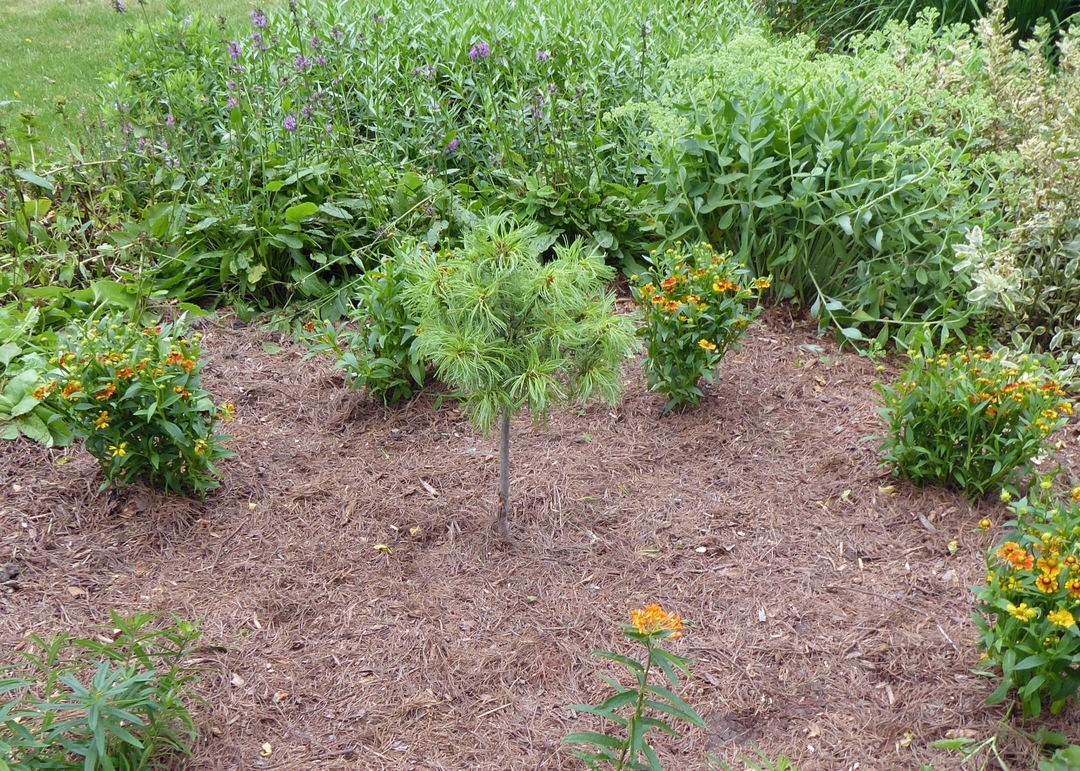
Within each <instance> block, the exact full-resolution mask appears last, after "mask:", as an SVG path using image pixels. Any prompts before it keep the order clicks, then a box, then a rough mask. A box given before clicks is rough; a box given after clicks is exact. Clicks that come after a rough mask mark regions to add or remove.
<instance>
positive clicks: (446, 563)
mask: <svg viewBox="0 0 1080 771" xmlns="http://www.w3.org/2000/svg"><path fill="white" fill-rule="evenodd" d="M204 331H205V333H206V338H205V341H204V355H205V356H206V357H207V359H208V366H207V370H206V373H205V376H204V384H205V385H206V386H207V387H208V388H209V389H210V390H211V391H212V392H214V393H215V394H216V395H217V396H218V397H219V398H220V399H221V400H225V401H232V402H234V403H236V405H237V415H238V417H237V419H236V420H235V421H234V422H233V423H232V424H231V425H230V426H229V428H230V429H231V433H232V434H233V435H234V437H235V439H234V441H233V443H232V447H233V449H235V450H236V451H237V452H238V457H237V458H236V459H233V460H230V461H227V462H225V463H224V464H223V471H224V474H225V479H224V485H223V487H222V489H221V490H219V491H218V492H216V493H215V494H213V495H212V496H211V497H209V498H208V499H207V500H206V501H205V502H201V503H200V502H193V501H186V500H180V499H175V498H169V497H165V496H161V495H158V494H155V493H152V492H147V491H142V490H137V489H128V490H124V491H123V492H120V493H105V494H101V495H98V494H96V492H95V491H96V489H97V486H98V484H99V483H100V480H101V477H100V472H99V471H98V470H97V468H96V466H95V463H94V461H93V459H92V458H90V457H89V456H88V455H87V454H86V453H84V452H83V451H82V450H80V449H68V450H51V451H50V450H45V449H42V448H41V447H38V446H36V445H31V444H29V443H26V442H22V441H20V442H18V443H3V445H2V446H0V562H14V563H16V564H17V565H18V566H19V567H20V568H21V570H22V575H21V576H20V582H21V583H20V588H19V590H18V591H15V592H14V593H11V594H8V595H3V594H0V651H3V653H2V654H0V663H2V662H4V661H10V660H12V659H14V655H13V654H12V650H13V648H17V647H19V646H21V645H25V639H26V637H27V636H29V635H30V634H31V633H37V634H39V635H43V636H47V635H51V634H54V633H56V632H58V631H60V630H69V631H74V632H78V633H81V634H90V633H92V632H93V630H94V628H95V625H101V624H104V623H107V621H108V611H109V610H110V609H116V610H118V611H119V612H121V613H130V612H134V611H137V610H149V611H156V612H163V613H169V614H175V615H176V616H178V617H182V618H187V619H198V620H199V621H201V624H202V629H203V631H204V638H203V642H205V643H206V644H207V647H206V648H205V649H203V650H202V651H201V654H200V656H199V660H200V666H201V667H203V670H204V671H203V673H202V677H201V682H200V684H199V686H198V691H199V694H200V695H201V696H202V697H203V698H204V699H205V701H206V703H205V704H203V705H196V712H197V721H198V724H199V727H200V731H201V737H200V739H199V742H198V744H197V746H196V747H195V750H194V758H193V759H192V760H191V761H189V762H188V763H187V766H186V767H188V768H191V769H249V768H259V769H282V770H285V769H309V768H321V769H358V768H359V769H388V770H389V769H434V770H437V771H444V770H445V771H466V770H468V771H507V770H509V769H515V770H516V769H522V770H524V769H529V770H535V771H540V770H544V771H553V770H554V769H580V768H581V764H580V762H579V761H577V760H576V759H575V758H573V757H572V756H571V754H570V752H569V750H568V749H566V748H560V746H559V741H560V739H561V738H562V737H563V736H564V735H566V734H567V733H568V732H570V731H575V730H587V729H596V728H598V726H597V725H596V724H595V723H594V722H593V721H592V719H591V718H588V717H586V716H578V715H574V714H572V713H570V712H568V711H567V710H565V709H564V708H563V707H564V705H566V704H570V703H580V702H593V703H595V702H596V701H597V700H598V699H600V698H601V697H602V696H603V694H604V688H603V686H602V683H601V682H600V681H599V679H598V678H597V676H596V672H597V671H609V672H612V673H614V672H613V670H610V669H609V668H608V667H606V666H605V665H604V663H603V662H601V661H599V660H596V659H592V658H590V656H589V653H590V651H592V650H595V649H614V650H618V651H621V652H624V653H626V652H631V649H630V648H628V645H627V644H626V642H625V641H624V640H623V639H622V638H621V634H620V632H619V624H620V623H622V622H625V621H626V620H627V619H628V616H629V612H630V610H631V609H632V608H635V607H641V606H644V605H645V604H647V603H653V602H659V603H660V604H662V605H663V606H664V607H665V608H667V609H670V610H673V611H676V612H678V613H679V614H681V615H682V616H683V618H684V619H686V620H687V622H692V623H688V629H687V633H686V634H685V636H684V638H683V639H682V640H679V641H677V642H675V643H673V648H674V649H675V650H676V651H677V652H679V653H681V654H683V655H687V656H690V657H692V658H693V659H695V660H696V664H695V667H694V674H695V676H696V677H695V679H694V680H693V682H692V683H690V684H689V685H686V686H684V687H683V688H682V690H681V693H682V695H683V696H684V697H685V698H686V700H687V701H688V702H690V703H691V704H693V705H694V706H695V707H696V708H697V709H698V710H699V711H700V712H701V713H702V715H703V716H704V717H705V718H706V720H707V722H708V730H707V731H705V732H702V731H697V730H688V731H686V732H684V737H683V738H682V739H681V740H679V741H669V740H667V739H665V738H662V737H656V738H657V743H658V744H660V745H662V747H663V749H662V751H661V757H662V759H664V761H665V763H664V767H665V768H666V769H668V771H680V770H681V769H691V768H700V762H699V759H700V758H701V756H702V754H703V753H704V752H706V751H711V752H714V753H716V754H718V755H719V756H720V757H722V758H724V759H726V760H728V761H731V760H733V759H734V758H735V756H736V754H737V753H739V752H744V753H745V752H749V751H750V748H752V747H753V746H758V747H760V748H761V749H762V750H764V751H765V752H766V753H767V754H768V755H770V756H771V757H774V756H776V755H777V754H780V753H783V754H786V755H789V756H791V757H792V758H793V759H794V760H795V761H796V762H797V764H798V767H799V768H800V769H802V770H803V771H812V770H813V769H856V768H859V769H864V770H867V771H868V770H869V769H894V768H895V769H901V768H902V769H913V768H917V767H918V766H919V764H920V763H933V764H934V766H935V768H936V769H938V770H939V771H940V770H941V769H949V768H957V767H958V766H959V756H957V755H955V754H952V753H948V752H944V751H940V750H932V749H929V748H928V746H927V745H928V744H929V743H930V742H932V741H934V740H937V739H942V738H945V737H947V736H954V735H957V732H960V735H969V736H978V737H985V736H989V735H991V734H992V733H993V732H994V731H995V730H996V729H997V728H998V724H999V721H1001V720H1002V718H1003V717H1004V716H1005V709H1004V708H1003V707H987V706H985V704H984V699H985V698H986V696H987V695H988V694H989V693H990V691H991V690H992V688H993V682H992V681H989V680H987V679H985V678H982V677H977V676H975V675H973V674H972V670H973V668H975V667H976V665H977V662H978V653H977V651H976V649H975V647H974V645H973V638H974V634H975V629H974V626H973V625H972V623H971V621H970V613H971V609H972V599H971V594H970V592H969V591H968V589H967V587H968V586H969V585H972V584H977V583H979V582H980V581H981V580H982V577H983V575H984V572H985V566H984V563H983V557H982V554H983V551H982V550H983V541H984V534H982V533H979V532H977V528H976V523H977V522H978V521H979V520H980V518H982V517H984V516H986V517H990V518H992V519H993V520H994V521H995V522H999V521H1001V520H1002V519H1003V518H1004V511H1003V510H1002V508H1001V507H1000V506H999V505H997V504H989V503H988V504H983V505H981V506H979V507H976V508H975V509H972V508H971V507H969V506H968V505H967V504H965V503H964V501H963V500H962V499H960V498H958V497H956V496H954V495H952V494H949V493H946V492H943V491H940V490H917V489H915V488H913V487H911V486H909V485H907V484H904V483H902V482H894V481H893V480H892V479H891V478H890V477H889V476H888V473H887V472H885V471H883V470H881V469H880V468H879V467H878V465H877V463H876V461H875V455H874V443H873V442H867V441H865V439H866V438H867V437H868V436H872V435H874V434H875V433H877V432H879V431H880V427H879V425H878V423H877V421H876V418H875V400H874V393H873V390H872V387H871V386H872V383H873V382H874V381H875V379H876V378H877V377H879V375H878V374H877V373H876V372H875V365H874V362H872V361H869V360H866V359H860V358H859V357H857V356H855V355H853V354H850V353H838V352H837V351H836V348H835V346H834V345H833V344H832V342H831V341H828V340H822V339H819V338H818V337H817V336H816V335H815V334H814V333H813V331H812V329H810V328H809V327H808V326H806V325H804V324H802V323H800V322H798V321H795V322H792V321H791V320H790V319H789V318H788V317H787V316H786V314H785V312H783V311H773V312H771V313H770V314H769V318H768V320H766V321H764V322H762V323H758V324H755V326H754V328H753V329H752V331H751V334H750V335H749V336H748V338H747V340H746V343H745V346H744V348H743V349H742V350H741V351H738V352H735V353H732V354H730V355H729V356H728V357H727V358H725V360H724V362H723V365H722V368H721V372H722V379H721V380H720V381H718V383H717V384H716V385H715V386H714V387H712V388H710V389H709V392H708V397H707V399H706V400H705V401H704V403H703V405H702V407H701V408H700V409H698V410H695V411H689V412H686V413H683V414H670V415H666V416H663V415H662V414H661V412H662V407H663V399H662V398H661V397H659V396H657V395H655V394H650V393H647V392H646V391H645V388H644V385H643V383H642V382H641V378H640V373H639V372H638V370H637V369H632V370H631V371H629V372H628V378H627V388H626V398H625V401H623V402H622V403H621V404H620V405H619V406H618V407H616V408H614V409H609V408H605V407H600V406H594V407H590V408H588V409H586V410H584V411H582V412H577V411H573V410H567V411H562V412H559V413H558V414H555V415H552V416H551V419H550V422H549V423H548V425H547V426H544V427H536V426H533V425H532V424H531V423H530V422H529V421H528V420H527V419H520V420H517V421H515V423H514V426H513V435H512V457H511V461H512V474H511V477H512V495H513V497H514V500H515V512H514V514H513V518H512V528H513V542H512V543H511V544H504V543H502V542H501V541H500V540H499V539H497V538H496V537H495V536H493V535H492V533H491V531H490V528H489V524H490V521H491V517H492V514H493V512H494V509H495V498H496V495H495V490H496V479H497V458H496V441H497V439H496V437H495V436H489V437H487V438H484V437H481V436H479V435H477V434H476V433H474V432H473V431H472V430H471V429H470V427H469V425H468V423H467V422H466V420H465V419H464V418H463V417H462V415H461V414H460V413H459V412H458V411H456V410H455V409H454V405H453V404H452V403H451V402H449V401H447V402H446V403H444V404H443V405H442V406H441V408H440V409H437V410H436V409H433V406H434V405H433V401H432V399H431V397H428V396H424V397H420V398H418V399H417V400H415V401H414V402H412V403H410V404H408V405H405V406H402V407H398V408H392V409H384V408H383V407H381V406H376V405H374V404H372V403H370V402H368V401H366V400H365V399H364V398H363V396H362V395H359V394H355V393H352V392H350V391H349V390H348V389H347V388H346V387H345V386H344V384H343V381H342V379H341V376H340V375H339V374H337V373H334V372H332V371H331V369H330V367H329V365H328V363H326V362H323V361H314V362H302V361H301V360H300V357H301V355H302V350H301V349H300V348H299V347H297V346H295V345H293V344H291V343H290V342H289V341H287V340H286V341H282V340H280V339H279V337H278V336H276V335H274V333H271V332H267V331H265V330H259V329H256V328H253V327H243V326H240V325H236V324H234V323H233V322H231V321H229V320H227V319H226V320H224V321H222V320H218V321H213V322H207V323H206V324H205V328H204ZM267 341H273V342H278V343H281V345H283V346H284V350H283V351H282V352H279V353H277V354H276V355H269V354H268V353H267V352H266V350H265V348H266V345H265V344H266V342H267ZM888 370H889V373H887V374H892V371H893V370H894V365H892V364H890V365H889V366H888ZM1065 433H1066V434H1067V437H1066V438H1067V440H1068V442H1069V444H1070V445H1075V438H1076V427H1075V425H1072V426H1070V427H1069V428H1068V429H1067V430H1066V432H1065ZM61 457H64V458H69V459H70V462H67V463H65V464H63V465H60V464H58V463H57V462H56V461H57V460H58V459H59V458H61ZM890 485H895V492H893V493H892V494H889V490H888V486H890ZM883 486H884V487H886V489H885V491H884V492H882V490H881V488H882V487H883ZM999 534H1000V533H999V531H998V530H997V529H996V528H995V529H994V530H992V531H991V532H990V537H997V536H998V535H999ZM954 539H955V540H957V541H958V542H959V545H960V548H959V551H958V552H957V554H956V555H955V556H952V557H950V555H949V550H948V544H949V542H950V541H952V540H954ZM376 545H386V546H388V547H389V548H390V550H391V552H390V553H386V552H385V551H381V550H377V549H376V548H375V546H376ZM73 594H74V595H78V596H73ZM210 646H223V648H225V649H227V652H219V651H217V650H216V649H214V648H212V647H210ZM1076 718H1077V708H1076V707H1075V706H1070V708H1069V709H1067V710H1066V714H1065V715H1063V716H1061V717H1059V718H1056V719H1051V720H1044V721H1043V722H1042V723H1041V725H1045V726H1047V727H1049V728H1053V729H1055V730H1060V731H1064V732H1065V733H1066V734H1067V735H1069V736H1070V737H1071V738H1072V739H1073V740H1076V741H1080V737H1078V736H1077V729H1076V728H1075V723H1076ZM1013 725H1015V726H1017V727H1026V728H1028V729H1031V728H1032V726H1030V725H1029V726H1023V725H1022V724H1020V723H1019V722H1017V721H1014V722H1013ZM1003 736H1004V737H1005V740H1004V746H1005V751H1006V755H1005V757H1006V759H1007V760H1011V761H1013V763H1014V766H1013V767H1016V768H1030V767H1033V766H1034V761H1033V760H1032V755H1031V750H1030V745H1029V744H1028V743H1027V742H1026V741H1024V740H1022V739H1020V738H1018V737H1017V736H1016V735H1015V734H1014V733H1008V732H1007V733H1006V734H1003ZM264 743H268V744H270V745H271V747H272V750H273V752H272V754H271V755H270V756H269V757H268V758H263V757H261V756H260V751H261V749H262V745H263V744H264ZM737 767H738V764H737Z"/></svg>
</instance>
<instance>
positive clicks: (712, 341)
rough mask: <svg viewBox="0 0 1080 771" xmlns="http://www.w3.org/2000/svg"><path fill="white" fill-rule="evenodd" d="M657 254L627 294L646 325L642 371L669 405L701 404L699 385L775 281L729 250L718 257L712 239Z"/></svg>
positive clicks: (632, 281) (711, 374)
mask: <svg viewBox="0 0 1080 771" xmlns="http://www.w3.org/2000/svg"><path fill="white" fill-rule="evenodd" d="M675 246H676V248H674V249H668V250H666V251H665V252H664V253H663V254H657V253H654V254H653V258H652V264H653V270H652V272H651V275H646V276H632V277H631V279H630V291H631V293H632V294H633V296H634V301H635V302H636V303H637V304H638V305H639V306H640V307H641V309H642V312H643V313H644V316H645V324H644V326H642V327H641V328H640V329H639V330H638V334H639V335H640V336H641V337H642V338H644V340H645V351H646V354H647V356H648V358H647V359H646V360H645V375H646V377H647V378H648V381H649V388H651V389H652V390H654V391H657V392H659V393H662V394H664V395H665V396H667V397H668V398H669V399H670V401H669V402H668V404H667V407H666V409H669V410H670V409H671V408H673V407H678V406H683V405H688V404H689V405H694V404H697V403H698V402H699V401H700V399H701V396H702V393H701V389H699V388H698V382H699V381H700V380H701V379H702V378H705V379H706V380H707V381H709V382H712V379H713V377H714V374H715V372H716V366H717V364H719V363H720V359H721V358H723V356H724V354H725V353H727V352H728V351H729V350H730V349H731V348H732V347H733V346H734V345H735V343H736V342H737V341H738V339H739V338H740V337H741V336H742V335H743V333H744V332H745V331H746V328H747V327H748V326H750V322H751V321H753V320H754V319H755V318H756V317H757V314H758V313H759V311H760V308H758V307H757V306H755V307H754V308H753V309H749V310H748V309H747V308H746V307H745V304H746V302H747V300H750V299H751V298H753V297H755V296H756V294H757V293H758V292H760V291H762V290H764V289H768V288H769V285H770V282H769V279H767V278H759V279H757V280H753V281H751V280H749V279H748V276H749V273H748V272H747V271H746V269H745V268H743V267H741V266H740V265H739V264H738V262H737V261H735V260H733V259H732V256H731V254H730V253H727V254H718V253H716V251H715V250H714V249H713V248H712V246H710V245H709V244H707V243H701V244H697V245H695V246H693V247H691V248H689V249H687V248H686V247H684V246H683V245H682V244H681V242H677V243H676V244H675Z"/></svg>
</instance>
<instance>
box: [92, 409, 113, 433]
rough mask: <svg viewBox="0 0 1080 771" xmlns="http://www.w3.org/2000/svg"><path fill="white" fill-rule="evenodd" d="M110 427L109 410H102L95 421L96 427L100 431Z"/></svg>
mask: <svg viewBox="0 0 1080 771" xmlns="http://www.w3.org/2000/svg"><path fill="white" fill-rule="evenodd" d="M108 427H109V411H108V410H105V411H104V412H102V413H101V414H100V415H99V416H98V419H97V420H95V421H94V428H96V429H97V430H98V431H104V430H105V429H106V428H108Z"/></svg>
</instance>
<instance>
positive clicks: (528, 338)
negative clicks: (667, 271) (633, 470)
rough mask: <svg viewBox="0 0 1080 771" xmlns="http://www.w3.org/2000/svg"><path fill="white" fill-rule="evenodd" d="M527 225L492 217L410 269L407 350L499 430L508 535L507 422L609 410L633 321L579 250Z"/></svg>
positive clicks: (605, 271) (603, 272)
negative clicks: (547, 253) (574, 407)
mask: <svg viewBox="0 0 1080 771" xmlns="http://www.w3.org/2000/svg"><path fill="white" fill-rule="evenodd" d="M549 245H550V239H543V238H541V237H539V236H538V231H537V228H536V227H535V226H534V225H531V224H528V225H523V224H519V223H517V222H515V221H514V220H512V219H509V218H507V217H495V218H491V219H488V220H485V221H484V222H482V223H480V224H479V225H477V227H476V228H474V229H473V230H472V231H471V233H470V234H469V236H468V237H467V238H466V241H465V246H464V248H463V249H462V250H461V251H458V252H451V253H444V254H439V255H431V256H428V257H422V258H420V259H418V260H416V261H414V262H413V263H412V267H411V270H412V278H411V280H410V281H409V282H408V285H407V287H406V289H405V302H406V306H407V307H408V308H409V311H410V313H411V315H412V316H413V318H414V319H415V321H416V329H415V332H414V334H415V336H416V340H415V342H414V343H413V345H414V348H415V351H416V352H417V353H419V355H420V358H421V359H422V360H423V361H426V362H431V363H432V364H433V365H434V366H435V368H436V371H437V375H438V378H439V379H440V380H441V381H443V382H444V383H446V384H448V385H449V386H450V387H451V388H453V389H454V390H455V391H456V392H457V395H458V396H459V397H460V398H461V399H463V400H464V406H465V410H466V412H467V413H468V414H469V416H470V417H471V419H472V421H473V423H474V424H475V425H476V426H477V427H478V428H479V429H480V430H482V431H487V430H489V429H490V428H491V427H492V426H493V425H494V424H495V423H496V422H498V423H499V426H500V453H499V512H498V518H497V520H496V525H497V527H498V528H499V530H500V531H501V533H502V535H503V536H504V537H508V536H509V531H510V526H509V498H510V476H509V473H510V418H511V417H512V416H513V415H515V414H516V413H518V412H519V411H521V410H522V409H523V408H527V409H528V410H529V412H530V413H532V415H533V417H534V418H535V419H536V420H540V421H542V420H543V419H544V418H545V417H546V415H547V414H548V411H549V410H550V409H551V408H552V406H554V405H555V404H558V403H560V402H565V401H573V402H577V403H585V402H587V401H589V400H590V399H592V398H594V397H597V398H600V399H603V400H604V401H606V402H609V403H614V401H615V400H616V398H617V397H618V394H619V391H620V388H621V385H622V364H623V362H624V361H625V359H626V358H627V357H628V356H629V355H630V354H631V352H633V351H634V350H635V347H636V344H635V341H634V329H633V326H632V324H631V322H630V319H629V318H627V317H625V316H619V315H616V313H615V297H614V295H613V294H611V292H609V291H608V289H607V285H608V282H610V281H611V279H612V278H613V277H614V271H613V269H612V268H610V267H608V266H606V265H605V264H604V261H603V258H602V257H600V256H599V255H596V254H591V253H587V252H586V251H585V250H584V248H583V247H582V246H581V244H580V243H574V244H572V245H570V246H561V245H556V246H555V248H554V253H555V257H554V259H552V260H550V261H547V262H545V261H543V260H542V259H541V253H542V252H543V251H544V249H545V248H546V247H547V246H549Z"/></svg>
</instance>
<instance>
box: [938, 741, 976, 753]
mask: <svg viewBox="0 0 1080 771" xmlns="http://www.w3.org/2000/svg"><path fill="white" fill-rule="evenodd" d="M973 741H975V740H974V739H939V740H938V741H936V742H930V747H932V748H933V749H935V750H961V749H963V748H964V747H966V746H968V745H969V744H971V743H972V742H973Z"/></svg>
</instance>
